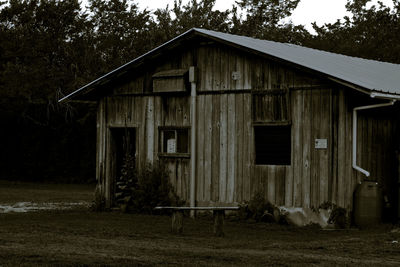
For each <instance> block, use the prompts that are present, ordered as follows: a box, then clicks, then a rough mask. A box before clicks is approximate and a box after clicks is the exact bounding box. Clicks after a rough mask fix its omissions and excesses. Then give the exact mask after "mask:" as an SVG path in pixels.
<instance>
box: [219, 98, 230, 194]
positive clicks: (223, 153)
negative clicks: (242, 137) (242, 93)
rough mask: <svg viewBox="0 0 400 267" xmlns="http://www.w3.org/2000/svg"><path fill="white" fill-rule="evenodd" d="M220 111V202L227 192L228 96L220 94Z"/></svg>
mask: <svg viewBox="0 0 400 267" xmlns="http://www.w3.org/2000/svg"><path fill="white" fill-rule="evenodd" d="M220 101H221V112H220V127H221V128H220V139H219V141H220V149H219V151H220V154H219V165H220V167H219V168H220V169H219V200H220V201H221V202H226V200H227V199H226V193H227V187H226V182H227V167H228V164H227V163H228V162H227V155H228V144H227V143H228V132H227V128H228V125H227V122H228V107H227V104H228V103H227V102H228V96H227V95H221V96H220Z"/></svg>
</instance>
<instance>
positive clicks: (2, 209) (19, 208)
mask: <svg viewBox="0 0 400 267" xmlns="http://www.w3.org/2000/svg"><path fill="white" fill-rule="evenodd" d="M79 207H89V203H88V202H72V203H71V202H50V203H35V202H17V203H15V204H0V213H10V212H33V211H41V210H68V209H73V208H79Z"/></svg>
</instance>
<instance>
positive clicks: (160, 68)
mask: <svg viewBox="0 0 400 267" xmlns="http://www.w3.org/2000/svg"><path fill="white" fill-rule="evenodd" d="M398 99H400V65H396V64H390V63H384V62H378V61H373V60H366V59H360V58H355V57H349V56H344V55H339V54H334V53H329V52H325V51H320V50H315V49H310V48H305V47H301V46H297V45H292V44H287V43H277V42H271V41H265V40H258V39H253V38H249V37H244V36H237V35H231V34H225V33H220V32H214V31H209V30H204V29H196V28H194V29H191V30H189V31H187V32H185V33H184V34H182V35H180V36H178V37H176V38H174V39H172V40H170V41H169V42H167V43H165V44H163V45H161V46H159V47H157V48H155V49H153V50H151V51H150V52H148V53H146V54H144V55H142V56H140V57H138V58H136V59H134V60H132V61H130V62H128V63H127V64H125V65H123V66H121V67H119V68H117V69H115V70H113V71H111V72H109V73H107V74H106V75H104V76H102V77H100V78H98V79H96V80H94V81H92V82H90V83H89V84H87V85H85V86H84V87H82V88H80V89H78V90H76V91H75V92H73V93H71V94H70V95H68V96H66V97H64V98H63V99H61V100H60V101H64V100H85V101H88V100H89V101H97V103H98V117H97V155H96V157H97V171H96V175H97V181H98V184H99V187H100V188H101V192H102V194H104V196H105V198H106V201H107V205H108V206H112V205H113V199H114V196H113V192H114V191H115V180H116V174H117V169H118V168H119V167H120V166H119V165H120V162H121V160H120V156H119V153H120V151H121V149H122V148H121V138H129V139H130V140H131V145H130V146H129V148H128V149H129V151H130V153H131V155H132V156H134V157H135V160H136V161H135V162H136V167H137V168H141V166H143V165H144V164H145V163H146V162H153V161H155V160H162V161H165V162H166V163H167V165H168V167H169V169H170V171H171V172H170V181H171V183H172V184H173V186H174V188H175V190H176V193H177V194H178V195H179V196H180V197H181V198H182V199H184V200H186V201H187V203H188V204H190V205H191V206H196V205H202V206H207V205H235V204H237V203H241V202H243V201H245V200H250V199H251V198H252V196H253V195H254V194H255V193H256V192H262V193H263V194H264V195H265V197H266V198H267V199H268V200H269V201H270V202H271V203H273V204H275V205H278V206H285V207H303V208H305V207H311V208H312V207H318V206H319V205H320V204H321V203H324V202H327V201H329V202H332V203H335V204H337V205H339V206H341V207H345V208H347V209H349V210H351V209H352V203H353V193H354V190H355V187H356V185H357V183H359V182H360V181H362V180H364V179H368V180H373V181H377V182H378V183H379V185H380V186H381V187H382V189H383V191H384V193H385V196H386V198H385V199H387V201H388V202H389V203H390V204H391V205H392V207H394V208H393V210H395V211H396V210H397V209H398V206H399V205H398V202H399V201H398V199H399V194H398V191H399V187H398V182H399V178H398V177H399V173H398V158H397V157H396V155H397V154H396V151H397V150H399V147H400V138H399V129H398V125H399V117H400V109H399V107H398V106H399V105H398V104H396V103H395V102H396V100H398ZM396 213H397V212H396Z"/></svg>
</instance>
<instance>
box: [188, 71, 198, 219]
mask: <svg viewBox="0 0 400 267" xmlns="http://www.w3.org/2000/svg"><path fill="white" fill-rule="evenodd" d="M196 78H197V77H196V68H195V67H190V68H189V82H190V87H191V105H190V106H191V125H192V126H191V131H190V132H191V134H190V137H191V138H190V162H191V168H190V206H191V207H194V206H196V132H197V127H196V120H197V118H196V116H197V115H196V109H197V107H196V96H197V93H196ZM194 216H195V212H194V210H191V211H190V217H192V218H193V217H194Z"/></svg>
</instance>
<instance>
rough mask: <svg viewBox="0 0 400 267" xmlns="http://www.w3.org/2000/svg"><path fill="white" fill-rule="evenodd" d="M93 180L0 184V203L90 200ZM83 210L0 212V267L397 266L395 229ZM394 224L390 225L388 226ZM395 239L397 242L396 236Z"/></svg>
mask: <svg viewBox="0 0 400 267" xmlns="http://www.w3.org/2000/svg"><path fill="white" fill-rule="evenodd" d="M92 191H93V186H86V185H85V186H78V185H33V184H11V183H9V182H0V204H2V203H12V202H18V201H37V202H43V203H44V202H46V201H53V202H54V201H60V202H64V201H71V202H81V201H90V200H91V198H92V195H93V193H92ZM170 223H171V222H170V218H169V217H168V216H147V215H134V214H121V213H118V212H103V213H95V212H90V211H88V210H87V208H84V207H77V208H75V209H72V210H58V211H57V210H52V211H40V212H29V213H3V214H0V266H46V265H47V266H53V265H63V266H65V265H67V266H68V265H70V266H76V265H78V266H79V265H80V266H98V265H106V266H107V265H109V266H121V265H122V266H124V265H125V266H126V265H184V266H186V265H200V266H234V265H238V266H243V265H247V266H345V265H360V266H371V265H375V266H399V265H400V231H398V232H397V231H393V228H394V227H393V226H392V225H382V226H380V227H378V228H375V229H369V230H362V231H360V230H355V229H352V230H342V231H324V230H321V229H318V228H314V227H306V228H296V227H290V226H281V225H275V224H263V223H249V222H238V221H235V220H233V219H232V220H227V221H226V225H225V233H226V236H225V237H223V238H217V237H213V235H212V221H211V218H208V217H202V218H199V219H197V220H192V219H190V218H185V224H184V233H183V234H182V235H174V234H172V233H170ZM395 230H396V229H395ZM397 241H399V242H397Z"/></svg>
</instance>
